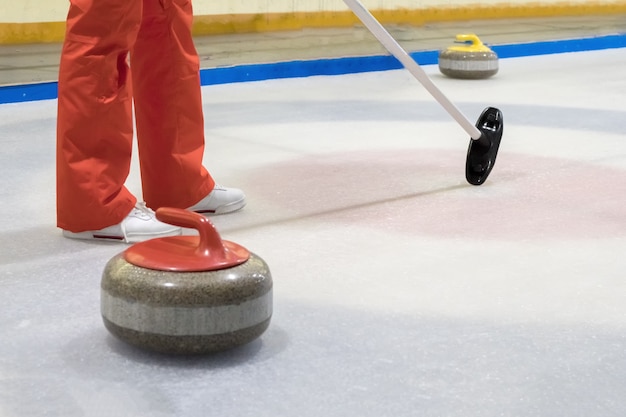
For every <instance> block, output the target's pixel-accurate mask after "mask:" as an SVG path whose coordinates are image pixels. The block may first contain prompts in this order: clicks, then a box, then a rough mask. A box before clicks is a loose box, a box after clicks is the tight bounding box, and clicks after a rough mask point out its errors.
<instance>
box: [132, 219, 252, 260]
mask: <svg viewBox="0 0 626 417" xmlns="http://www.w3.org/2000/svg"><path fill="white" fill-rule="evenodd" d="M156 217H157V219H158V220H160V221H162V222H164V223H168V224H171V225H174V226H179V227H186V228H190V229H195V230H197V231H198V233H199V236H195V235H194V236H169V237H161V238H155V239H150V240H147V241H145V242H139V243H136V244H134V245H133V246H131V247H130V248H128V249H126V251H124V258H125V259H126V261H128V262H129V263H131V264H133V265H136V266H140V267H144V268H149V269H154V270H158V271H177V272H187V271H188V272H191V271H215V270H219V269H225V268H230V267H233V266H237V265H240V264H242V263H244V262H246V261H247V260H248V259H249V258H250V252H249V251H248V250H247V249H246V248H244V247H243V246H240V245H238V244H236V243H234V242H229V241H227V240H222V238H221V237H220V235H219V233H218V232H217V230H216V229H215V226H213V223H211V221H210V220H209V219H208V218H206V217H204V216H203V215H201V214H198V213H194V212H192V211H189V210H183V209H177V208H171V207H163V208H159V209H158V210H157V211H156Z"/></svg>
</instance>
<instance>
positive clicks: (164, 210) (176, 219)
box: [156, 207, 226, 259]
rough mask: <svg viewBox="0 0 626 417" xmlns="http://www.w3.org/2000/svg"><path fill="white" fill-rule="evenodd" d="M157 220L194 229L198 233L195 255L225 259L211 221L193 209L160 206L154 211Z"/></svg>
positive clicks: (220, 239)
mask: <svg viewBox="0 0 626 417" xmlns="http://www.w3.org/2000/svg"><path fill="white" fill-rule="evenodd" d="M156 217H157V219H158V220H160V221H162V222H164V223H168V224H171V225H174V226H179V227H186V228H188V229H196V230H197V231H198V233H199V235H200V240H199V242H198V248H197V249H196V255H197V256H210V257H215V258H216V259H217V258H221V259H226V250H225V249H224V244H223V243H222V238H221V237H220V235H219V233H218V232H217V229H215V226H214V225H213V223H211V221H210V220H209V219H208V218H206V217H204V216H203V215H202V214H198V213H195V212H193V211H189V210H184V209H177V208H171V207H161V208H159V209H157V211H156Z"/></svg>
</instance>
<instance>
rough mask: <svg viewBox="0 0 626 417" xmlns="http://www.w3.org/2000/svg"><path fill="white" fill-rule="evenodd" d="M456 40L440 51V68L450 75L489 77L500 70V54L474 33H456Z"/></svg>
mask: <svg viewBox="0 0 626 417" xmlns="http://www.w3.org/2000/svg"><path fill="white" fill-rule="evenodd" d="M456 42H458V43H462V44H463V45H454V46H450V47H448V48H447V49H445V50H443V51H440V52H439V70H440V71H441V72H442V73H443V74H444V75H447V76H448V77H451V78H462V79H481V78H489V77H491V76H493V75H495V74H496V73H497V72H498V55H496V53H495V52H493V51H492V50H491V49H490V48H489V47H487V46H486V45H484V44H483V43H482V42H481V41H480V39H479V38H478V36H476V35H474V34H466V35H456Z"/></svg>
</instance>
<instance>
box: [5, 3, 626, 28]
mask: <svg viewBox="0 0 626 417" xmlns="http://www.w3.org/2000/svg"><path fill="white" fill-rule="evenodd" d="M127 1H133V0H127ZM135 1H137V0H135ZM362 1H363V4H365V6H366V7H368V8H369V9H378V10H384V9H387V10H393V9H398V8H405V9H420V8H426V7H460V6H468V5H473V4H480V5H483V6H484V5H489V4H506V5H510V6H512V5H515V6H524V5H533V6H536V5H537V4H542V5H552V4H554V5H557V4H558V5H563V4H572V5H575V4H624V3H625V2H624V0H599V1H589V0H567V1H564V0H541V1H529V0H362ZM193 4H194V9H195V14H196V15H213V14H257V13H289V12H319V11H341V10H347V7H346V6H345V4H344V3H343V1H342V0H221V1H220V0H194V3H193ZM68 6H69V0H0V23H37V22H61V21H64V20H65V16H66V13H67V9H68Z"/></svg>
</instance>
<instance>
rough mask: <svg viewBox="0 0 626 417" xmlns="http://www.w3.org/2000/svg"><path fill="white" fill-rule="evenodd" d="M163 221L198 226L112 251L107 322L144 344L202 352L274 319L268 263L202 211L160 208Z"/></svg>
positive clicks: (105, 287)
mask: <svg viewBox="0 0 626 417" xmlns="http://www.w3.org/2000/svg"><path fill="white" fill-rule="evenodd" d="M157 218H158V219H159V220H161V221H163V222H166V223H170V224H174V225H177V226H181V227H187V228H194V229H196V230H198V232H199V235H198V236H172V237H164V238H157V239H152V240H148V241H145V242H141V243H137V244H135V245H133V246H131V247H130V248H128V249H127V250H126V251H124V252H122V253H120V254H118V255H116V256H114V257H113V258H112V259H111V260H110V261H109V262H108V263H107V265H106V267H105V269H104V272H103V274H102V280H101V298H100V308H101V314H102V319H103V321H104V325H105V327H106V328H107V329H108V330H109V332H111V333H112V334H113V335H114V336H116V337H117V338H119V339H121V340H123V341H125V342H127V343H129V344H131V345H135V346H137V347H139V348H143V349H146V350H150V351H156V352H161V353H169V354H181V355H190V354H204V353H210V352H217V351H222V350H227V349H231V348H234V347H236V346H240V345H243V344H246V343H248V342H251V341H252V340H254V339H256V338H257V337H259V336H260V335H261V334H262V333H263V332H264V331H265V330H266V329H267V328H268V326H269V323H270V319H271V316H272V277H271V274H270V270H269V267H268V265H267V264H266V263H265V261H263V259H261V258H260V257H258V256H257V255H255V254H254V253H251V252H249V251H248V250H247V249H245V248H243V247H242V246H240V245H238V244H236V243H233V242H229V241H226V240H222V239H221V238H220V236H219V234H218V233H217V231H216V229H215V227H214V226H213V224H212V223H211V222H210V221H209V220H208V219H207V218H206V217H204V216H202V215H200V214H197V213H193V212H191V211H187V210H181V209H173V208H161V209H158V210H157Z"/></svg>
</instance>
